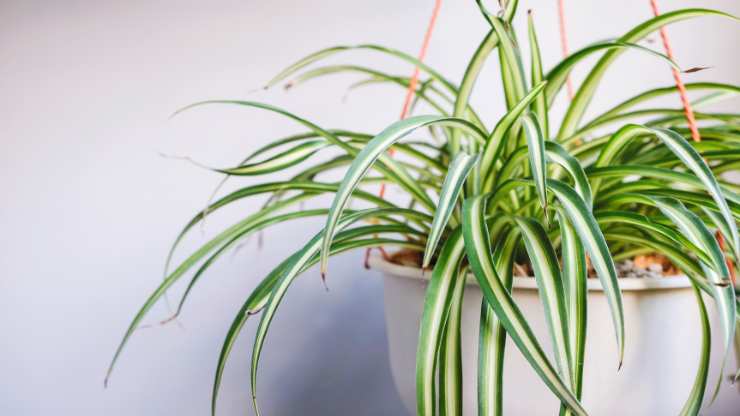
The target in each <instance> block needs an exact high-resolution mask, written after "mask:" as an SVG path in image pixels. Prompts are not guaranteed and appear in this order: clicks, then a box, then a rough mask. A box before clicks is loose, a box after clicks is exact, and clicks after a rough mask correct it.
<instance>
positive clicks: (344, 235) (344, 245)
mask: <svg viewBox="0 0 740 416" xmlns="http://www.w3.org/2000/svg"><path fill="white" fill-rule="evenodd" d="M385 229H387V228H386V227H385V226H370V227H359V228H355V229H351V230H345V231H342V232H340V233H338V234H337V238H336V239H335V241H334V244H333V245H332V254H338V253H341V252H344V251H347V250H352V249H357V248H364V247H380V246H398V247H401V248H409V249H419V248H420V247H419V246H418V245H416V244H413V243H410V242H408V241H405V240H392V239H388V238H371V239H360V240H357V239H355V238H356V237H358V236H362V235H367V234H369V233H374V234H377V233H382V232H384V230H385ZM301 253H302V250H299V251H298V252H296V253H294V254H293V255H291V256H289V257H288V258H286V259H285V260H284V261H283V262H281V263H280V264H279V265H278V266H277V267H276V268H275V269H273V270H272V271H271V272H270V273H269V274H268V275H267V276H266V277H265V278H264V279H263V280H262V281H261V282H260V283H259V284H258V285H257V287H256V288H255V289H254V290H253V291H252V292H251V293H250V295H249V297H248V298H247V300H246V301H245V302H244V304H243V305H242V307H241V308H240V309H239V312H238V313H237V315H236V317H235V318H234V321H233V322H232V324H231V326H230V327H229V331H228V332H227V334H226V338H225V339H224V343H223V346H222V347H221V352H220V354H219V358H218V363H217V365H216V375H215V377H214V383H213V394H212V396H211V414H212V415H213V416H215V414H216V404H217V402H218V392H219V389H220V387H221V381H222V379H223V371H224V368H225V367H226V362H227V360H228V358H229V355H230V353H231V350H232V348H233V346H234V343H235V342H236V339H237V337H238V336H239V334H240V333H241V329H242V328H243V327H244V324H245V323H246V322H247V319H248V318H249V317H250V316H252V315H254V314H256V313H258V312H259V311H260V310H262V309H263V308H264V307H265V305H266V304H267V301H268V300H269V298H270V294H271V293H272V289H273V288H274V286H275V284H277V282H278V281H279V280H280V278H282V277H283V276H284V274H285V272H286V269H287V267H288V266H289V265H291V264H292V262H294V261H295V260H296V257H297V256H299V255H300V254H301ZM318 262H319V256H318V255H315V256H314V257H313V258H312V259H311V260H310V261H309V262H308V263H306V265H305V266H304V267H303V269H302V270H301V271H300V273H303V272H304V271H306V270H307V269H308V268H310V267H311V266H313V265H314V264H316V263H318Z"/></svg>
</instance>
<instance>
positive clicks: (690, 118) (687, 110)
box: [650, 0, 701, 142]
mask: <svg viewBox="0 0 740 416" xmlns="http://www.w3.org/2000/svg"><path fill="white" fill-rule="evenodd" d="M650 7H651V8H652V9H653V15H655V17H658V16H659V15H660V12H659V11H658V0H650ZM660 39H661V40H662V41H663V48H664V49H665V53H666V55H667V56H668V58H670V59H671V60H672V59H673V49H672V48H671V43H670V41H669V40H668V33H667V32H666V30H665V27H663V26H661V28H660ZM671 72H672V73H673V79H674V80H675V81H676V88H678V94H679V95H680V96H681V103H682V104H683V111H684V114H685V115H686V121H687V122H688V124H689V130H691V138H692V139H693V140H694V141H697V142H699V141H701V135H699V128H698V127H697V125H696V118H695V117H694V110H693V109H692V108H691V102H689V97H688V94H687V93H686V87H685V86H684V84H683V81H682V80H681V73H680V72H679V71H678V69H676V68H675V67H671Z"/></svg>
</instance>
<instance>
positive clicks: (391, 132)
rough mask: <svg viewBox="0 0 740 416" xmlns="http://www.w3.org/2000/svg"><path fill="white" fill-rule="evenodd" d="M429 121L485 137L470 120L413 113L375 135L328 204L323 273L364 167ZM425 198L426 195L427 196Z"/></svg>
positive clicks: (369, 165) (366, 168) (364, 169)
mask: <svg viewBox="0 0 740 416" xmlns="http://www.w3.org/2000/svg"><path fill="white" fill-rule="evenodd" d="M431 125H448V126H451V127H455V128H462V129H465V130H467V131H469V132H470V133H472V134H473V135H474V136H476V137H477V138H478V139H479V140H485V134H484V133H483V132H482V131H480V130H479V129H478V127H476V126H475V125H474V124H472V123H470V122H469V121H466V120H462V119H458V118H453V117H442V116H416V117H410V118H407V119H405V120H401V121H398V122H396V123H393V124H392V125H390V126H389V127H387V128H386V129H385V130H383V131H382V132H381V133H380V134H378V135H377V136H375V138H373V139H372V140H371V141H370V142H369V143H368V144H367V145H366V146H365V147H364V148H363V149H362V151H361V152H360V153H359V154H358V155H357V157H356V158H355V160H354V161H353V162H352V165H351V166H350V167H349V169H348V170H347V173H346V175H345V176H344V179H343V180H342V183H341V185H340V186H339V190H338V191H337V193H336V195H335V197H334V201H333V202H332V205H331V210H330V211H329V215H327V220H326V233H325V234H324V237H323V238H324V242H323V244H322V251H326V253H327V255H322V260H321V273H322V275H325V274H326V269H327V265H328V259H329V257H328V249H329V245H330V244H331V240H332V238H333V237H334V231H335V229H336V225H337V221H338V220H339V216H340V215H341V214H342V211H343V210H344V207H345V206H346V205H347V202H348V201H349V198H350V196H351V195H352V192H353V191H354V190H355V188H356V187H357V185H358V184H359V182H360V181H361V180H362V178H363V177H364V176H365V174H366V173H367V171H368V170H369V169H370V168H371V167H372V166H373V164H374V163H375V161H376V160H377V159H378V158H379V157H381V155H382V154H383V152H385V151H386V150H388V148H389V147H390V146H391V145H393V143H395V142H397V141H399V140H401V139H402V138H404V137H405V136H407V135H408V134H410V133H412V132H413V131H415V130H417V129H419V128H421V127H426V126H431ZM425 199H426V200H429V197H428V196H426V198H425ZM433 205H434V204H433V203H432V202H431V201H429V202H428V204H427V206H428V207H430V208H431V209H433Z"/></svg>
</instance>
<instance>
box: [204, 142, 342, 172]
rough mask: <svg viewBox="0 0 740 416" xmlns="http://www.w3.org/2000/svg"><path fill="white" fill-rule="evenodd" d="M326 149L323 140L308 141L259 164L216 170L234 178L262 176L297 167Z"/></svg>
mask: <svg viewBox="0 0 740 416" xmlns="http://www.w3.org/2000/svg"><path fill="white" fill-rule="evenodd" d="M326 147H327V143H326V141H325V140H313V141H308V142H305V143H301V144H299V145H298V146H295V147H294V148H292V149H288V150H286V151H284V152H282V153H280V154H277V155H275V156H273V157H271V158H269V159H267V160H264V161H261V162H256V163H250V164H246V165H240V166H237V167H234V168H228V169H217V170H218V171H219V172H222V173H226V174H228V175H236V176H249V175H252V176H253V175H264V174H266V173H272V172H277V171H279V170H283V169H287V168H289V167H291V166H294V165H297V164H298V163H301V162H303V161H304V160H306V159H308V158H309V157H311V156H313V155H314V154H315V153H316V152H318V151H319V150H321V149H323V148H326Z"/></svg>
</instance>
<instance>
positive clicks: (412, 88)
mask: <svg viewBox="0 0 740 416" xmlns="http://www.w3.org/2000/svg"><path fill="white" fill-rule="evenodd" d="M441 6H442V0H435V1H434V9H433V10H432V17H431V18H430V19H429V24H428V25H427V31H426V33H425V34H424V40H423V42H422V44H421V50H420V51H419V55H418V58H417V59H418V61H419V62H424V58H425V57H426V55H427V49H428V48H429V41H430V40H431V39H432V32H433V31H434V26H435V24H436V23H437V16H439V9H440V8H441ZM419 73H420V69H419V66H418V65H417V66H416V67H414V72H413V74H412V75H411V79H409V86H408V88H406V98H405V99H404V100H403V107H402V108H401V116H400V119H401V120H403V119H405V118H406V117H407V116H408V113H409V108H411V100H412V98H413V97H414V93H415V92H416V86H417V85H418V84H419ZM395 153H396V152H395V150H394V149H393V148H392V147H391V148H390V149H388V154H389V155H390V156H393V155H394V154H395ZM385 190H386V185H385V183H381V184H380V190H379V191H378V196H379V197H381V198H383V197H384V196H385ZM370 251H371V249H369V248H368V249H367V250H366V251H365V268H369V267H370V266H369V264H368V260H369V259H370ZM378 251H380V253H381V254H382V255H383V258H384V259H386V260H387V259H388V254H387V253H386V252H385V250H384V249H383V248H382V247H378Z"/></svg>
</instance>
